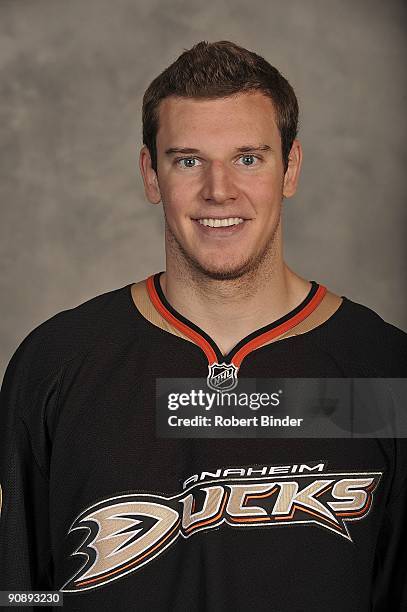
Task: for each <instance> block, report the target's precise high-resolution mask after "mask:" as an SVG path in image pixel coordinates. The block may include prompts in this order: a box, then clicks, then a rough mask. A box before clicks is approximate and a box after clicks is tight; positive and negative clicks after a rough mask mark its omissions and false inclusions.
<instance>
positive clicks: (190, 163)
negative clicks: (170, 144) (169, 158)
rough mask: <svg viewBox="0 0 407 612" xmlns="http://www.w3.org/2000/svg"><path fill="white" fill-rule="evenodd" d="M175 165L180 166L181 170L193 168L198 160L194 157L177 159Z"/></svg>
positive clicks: (197, 163)
mask: <svg viewBox="0 0 407 612" xmlns="http://www.w3.org/2000/svg"><path fill="white" fill-rule="evenodd" d="M183 162H185V163H183ZM176 163H177V165H179V166H181V168H195V167H196V166H198V165H199V160H198V159H197V158H196V157H182V158H181V159H177V160H176Z"/></svg>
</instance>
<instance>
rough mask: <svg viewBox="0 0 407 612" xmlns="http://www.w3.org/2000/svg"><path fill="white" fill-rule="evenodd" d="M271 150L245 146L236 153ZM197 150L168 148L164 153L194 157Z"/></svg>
mask: <svg viewBox="0 0 407 612" xmlns="http://www.w3.org/2000/svg"><path fill="white" fill-rule="evenodd" d="M271 150H272V148H271V147H270V146H269V145H267V144H262V145H245V146H243V147H237V148H236V149H235V152H236V153H250V152H251V151H271ZM200 152H201V151H200V150H199V149H191V148H189V147H170V148H169V149H167V150H166V151H165V154H166V155H174V154H175V153H183V154H186V155H192V154H193V155H195V154H197V153H200Z"/></svg>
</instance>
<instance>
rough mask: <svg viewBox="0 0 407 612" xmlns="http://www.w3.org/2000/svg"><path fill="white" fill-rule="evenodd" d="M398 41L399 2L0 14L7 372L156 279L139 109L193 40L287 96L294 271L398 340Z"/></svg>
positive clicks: (401, 110) (22, 8)
mask: <svg viewBox="0 0 407 612" xmlns="http://www.w3.org/2000/svg"><path fill="white" fill-rule="evenodd" d="M405 28H406V6H405V3H404V2H402V1H401V0H400V1H398V0H388V1H386V2H383V0H340V1H337V0H333V1H331V0H290V1H289V2H286V1H283V0H262V1H252V2H248V1H247V0H218V1H217V2H216V3H215V2H191V1H190V0H189V1H187V0H172V1H171V2H164V1H160V2H159V1H157V0H142V1H140V0H138V1H137V0H115V1H114V2H111V0H69V1H68V0H67V1H63V0H0V34H1V41H0V88H1V98H0V150H1V160H0V198H1V251H2V252H1V264H0V265H1V287H0V289H1V296H2V308H1V314H2V316H1V322H0V341H1V354H0V358H1V360H2V361H1V364H0V365H1V367H2V368H4V366H5V364H6V362H7V361H8V360H9V358H10V356H11V354H12V352H13V351H14V349H15V348H16V346H17V344H19V342H20V341H21V340H22V338H23V337H24V336H25V335H27V333H28V332H29V331H30V330H31V329H33V327H35V326H36V325H38V324H39V323H41V322H42V321H44V320H45V319H47V318H49V317H50V316H52V315H53V314H55V313H56V312H58V311H60V310H64V309H66V308H71V307H73V306H76V305H77V304H79V303H80V302H83V301H84V300H86V299H88V298H90V297H92V296H94V295H97V294H100V293H103V292H104V291H108V290H110V289H114V288H117V287H120V286H123V285H124V284H127V283H130V282H132V281H135V280H139V279H141V278H143V277H145V276H147V275H148V274H150V273H152V272H155V271H158V270H161V269H163V267H164V250H163V222H162V215H161V209H160V208H159V207H158V208H157V207H153V206H151V205H149V204H147V202H146V201H145V198H144V194H143V188H142V182H141V179H140V177H139V174H138V151H139V148H140V146H141V136H140V134H141V129H140V128H141V125H140V106H141V100H142V95H143V92H144V90H145V88H146V86H147V85H148V83H149V82H150V81H151V80H152V78H153V77H154V76H156V74H158V73H159V72H160V71H161V70H162V69H164V68H165V67H166V66H167V65H168V64H169V63H170V62H171V61H173V60H174V59H175V58H176V57H177V56H178V54H179V53H180V52H182V50H183V49H184V48H188V47H190V46H192V45H193V44H194V43H196V42H198V41H199V40H202V39H205V40H210V41H214V40H220V39H228V40H233V41H235V42H237V43H238V44H241V45H243V46H246V47H248V48H249V49H253V50H255V51H257V52H258V53H260V54H262V55H264V56H265V57H266V58H267V59H268V60H269V61H270V62H271V63H272V64H275V65H276V66H277V67H278V68H279V69H280V70H281V71H282V72H283V74H285V76H287V77H288V79H289V80H290V81H291V83H292V84H293V86H294V88H295V90H296V92H297V94H298V98H299V101H300V105H301V110H302V112H301V130H300V137H301V139H302V142H303V146H304V150H305V158H304V167H303V174H302V180H301V185H300V189H299V192H298V194H297V195H296V197H295V198H294V199H292V200H288V201H286V203H285V208H286V211H285V234H286V244H287V246H286V257H287V261H288V263H289V264H290V265H291V266H292V267H293V268H294V269H296V270H297V271H298V272H299V273H301V274H302V275H304V276H305V277H308V278H312V279H315V280H318V281H320V282H322V283H325V284H327V285H328V286H329V287H330V288H331V289H332V290H334V291H336V292H339V293H340V294H346V295H347V296H348V297H350V298H351V299H354V300H356V301H359V302H362V303H365V304H367V305H369V306H370V307H372V308H374V309H375V310H376V311H377V312H379V314H381V315H382V316H383V317H384V318H385V319H387V320H389V321H391V322H393V323H395V324H397V325H398V326H400V327H402V328H404V329H406V328H407V313H406V302H407V299H406V294H407V291H406V263H405V261H406V258H405V254H406V253H405V246H404V242H405V238H406V217H407V206H406V192H407V188H406V179H405V176H406V149H407V147H406V111H405V109H406V90H407V87H406V80H407V79H406V75H407V73H406V70H405V59H406V29H405Z"/></svg>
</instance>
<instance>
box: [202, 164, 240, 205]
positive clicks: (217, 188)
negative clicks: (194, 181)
mask: <svg viewBox="0 0 407 612" xmlns="http://www.w3.org/2000/svg"><path fill="white" fill-rule="evenodd" d="M202 197H203V198H204V199H205V200H206V201H207V202H213V203H214V204H224V203H225V202H227V201H228V200H236V198H237V190H236V186H235V185H234V182H233V178H232V176H231V170H229V169H228V168H226V167H225V165H224V164H223V163H222V162H221V161H213V162H211V164H210V165H209V167H208V168H207V171H206V172H205V178H204V185H203V188H202Z"/></svg>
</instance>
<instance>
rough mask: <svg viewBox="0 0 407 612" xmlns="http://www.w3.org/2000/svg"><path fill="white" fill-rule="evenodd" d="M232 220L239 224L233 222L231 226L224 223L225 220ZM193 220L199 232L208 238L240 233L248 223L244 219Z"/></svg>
mask: <svg viewBox="0 0 407 612" xmlns="http://www.w3.org/2000/svg"><path fill="white" fill-rule="evenodd" d="M231 219H232V220H236V219H237V220H239V221H238V222H237V223H236V222H232V223H231V224H230V225H227V224H224V222H223V223H222V221H223V220H226V221H227V220H231ZM192 220H193V221H194V225H195V226H196V227H197V228H198V230H199V231H200V232H202V233H203V234H205V235H207V236H226V235H230V234H237V233H240V231H241V230H242V228H244V227H245V226H246V223H247V221H248V219H243V218H242V217H202V218H198V219H192Z"/></svg>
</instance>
